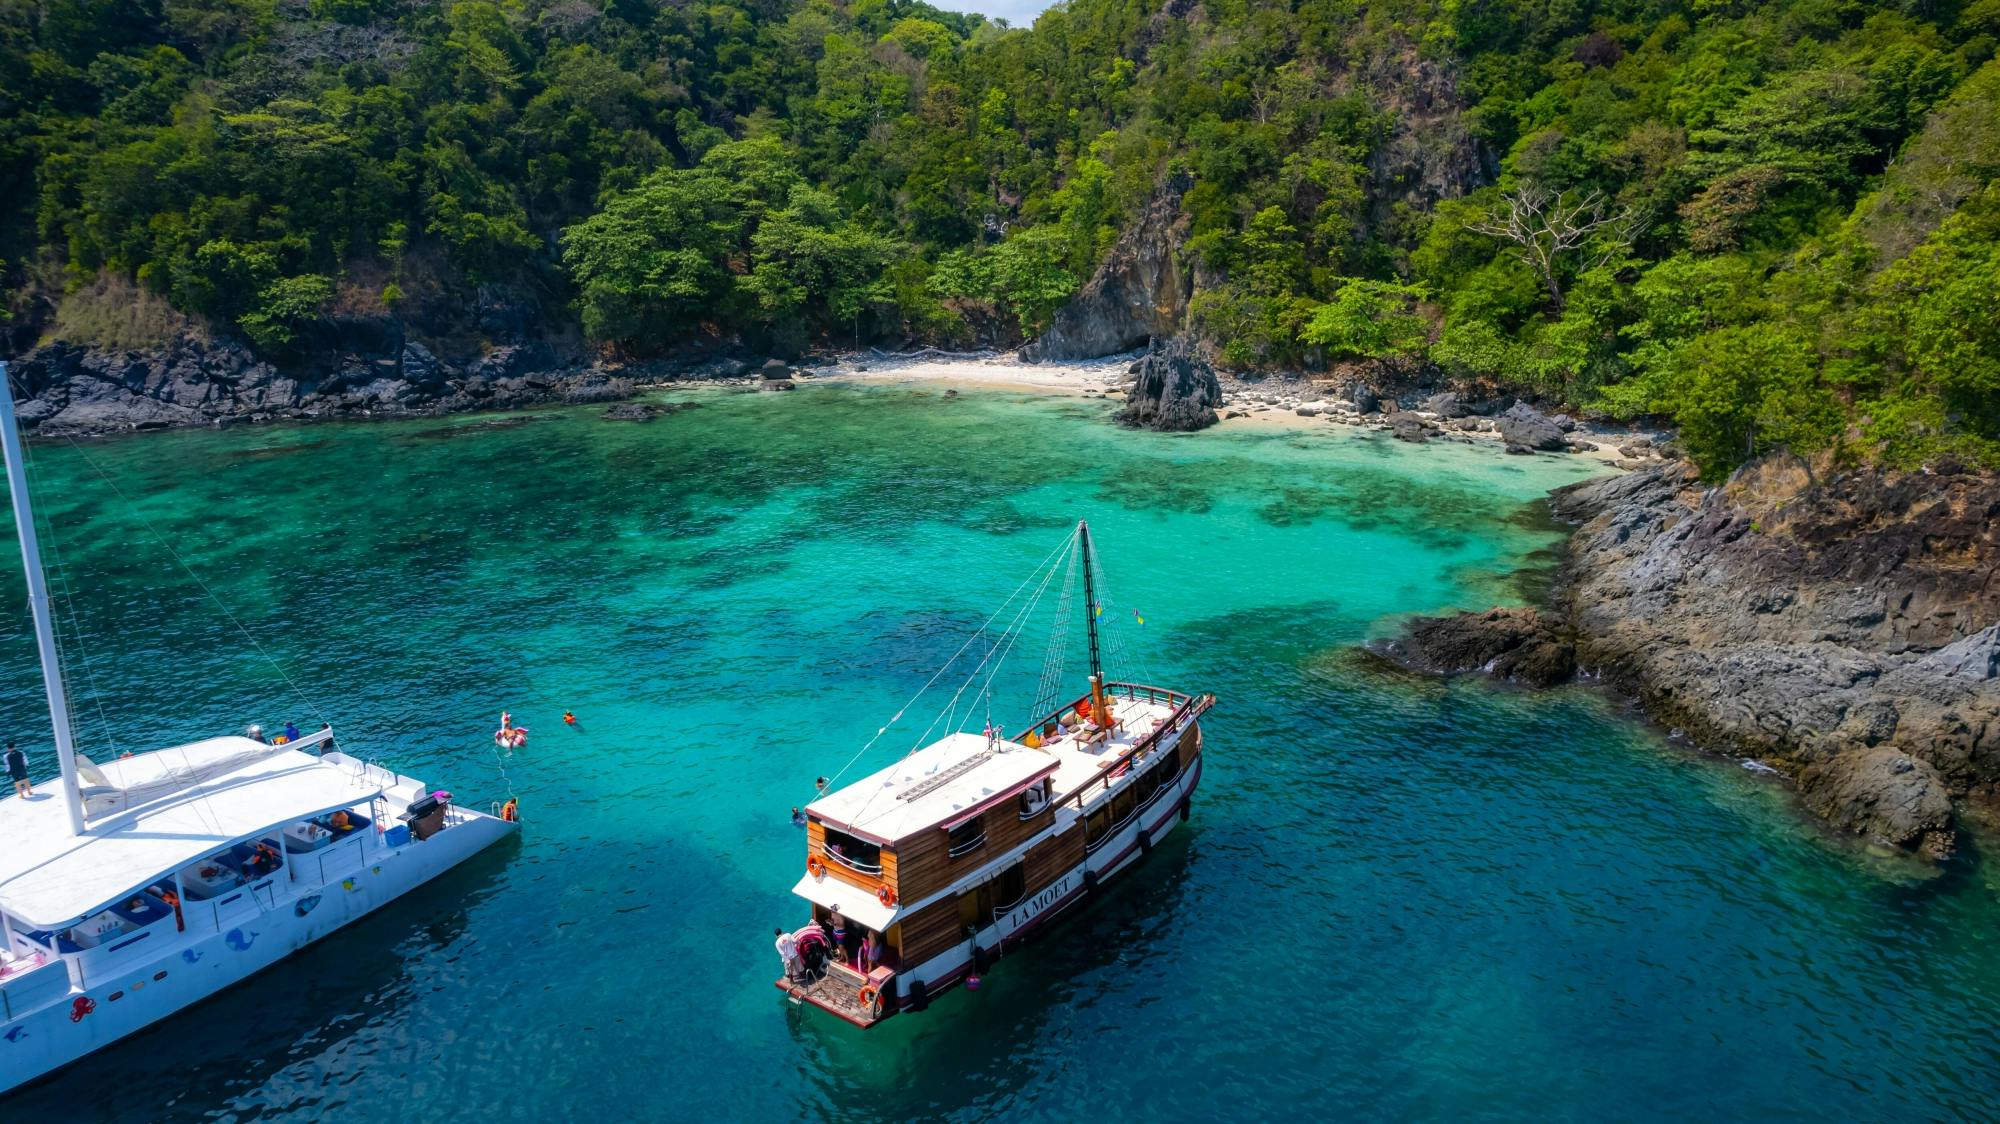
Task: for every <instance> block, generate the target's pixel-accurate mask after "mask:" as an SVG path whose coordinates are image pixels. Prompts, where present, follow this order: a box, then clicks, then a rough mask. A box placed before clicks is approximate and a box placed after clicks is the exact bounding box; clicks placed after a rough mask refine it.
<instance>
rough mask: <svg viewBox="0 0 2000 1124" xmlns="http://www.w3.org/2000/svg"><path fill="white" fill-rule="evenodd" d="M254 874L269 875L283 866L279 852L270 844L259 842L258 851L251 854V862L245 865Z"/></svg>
mask: <svg viewBox="0 0 2000 1124" xmlns="http://www.w3.org/2000/svg"><path fill="white" fill-rule="evenodd" d="M243 865H244V867H245V868H246V869H248V870H249V871H250V873H252V874H269V873H271V872H272V871H274V870H276V869H278V867H279V866H280V865H282V860H281V859H279V858H278V852H277V850H276V849H275V848H273V847H272V846H271V845H270V844H269V843H265V842H262V841H259V842H258V844H257V849H256V850H254V851H252V852H250V861H249V862H246V863H244V864H243Z"/></svg>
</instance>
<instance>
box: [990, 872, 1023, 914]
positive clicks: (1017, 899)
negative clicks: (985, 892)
mask: <svg viewBox="0 0 2000 1124" xmlns="http://www.w3.org/2000/svg"><path fill="white" fill-rule="evenodd" d="M1027 896H1028V867H1027V864H1025V863H1015V864H1014V865H1013V866H1010V867H1008V868H1007V869H1006V870H1003V871H1001V872H1000V877H999V878H997V879H995V880H994V883H993V903H994V904H993V916H995V917H998V916H1000V915H1001V914H1003V913H1005V912H1007V911H1008V910H1010V909H1013V908H1014V907H1015V906H1017V905H1020V904H1021V899H1022V898H1025V897H1027Z"/></svg>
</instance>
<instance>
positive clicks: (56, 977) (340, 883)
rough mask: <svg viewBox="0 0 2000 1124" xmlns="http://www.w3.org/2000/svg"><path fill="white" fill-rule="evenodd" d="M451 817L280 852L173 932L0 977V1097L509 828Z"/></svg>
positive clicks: (376, 903) (422, 878) (335, 924)
mask: <svg viewBox="0 0 2000 1124" xmlns="http://www.w3.org/2000/svg"><path fill="white" fill-rule="evenodd" d="M451 817H452V818H451V821H450V824H449V826H447V827H446V828H445V829H444V830H443V831H440V832H438V833H437V834H435V835H433V836H431V837H430V838H429V839H426V840H423V841H421V842H419V841H416V840H411V841H409V842H406V843H404V844H403V845H402V846H400V847H389V846H386V845H385V844H384V843H383V840H382V836H380V835H379V834H376V833H374V832H369V833H367V834H366V835H364V836H362V837H360V838H356V839H353V840H349V841H347V842H345V843H342V844H341V845H339V846H337V847H333V848H328V849H327V851H326V852H325V853H323V854H309V855H294V856H291V860H292V861H291V863H290V865H289V869H288V870H286V871H282V872H279V873H278V874H275V875H273V876H271V877H270V878H267V879H264V880H263V881H260V882H254V883H251V884H249V885H246V886H244V887H242V888H241V889H240V890H239V891H237V892H236V893H234V894H230V895H224V896H222V897H219V898H217V899H215V900H212V901H190V902H187V903H185V904H184V906H183V909H182V919H183V921H184V923H185V926H186V928H185V929H184V930H176V929H175V927H174V925H172V924H168V923H163V924H161V925H159V926H156V927H154V928H153V929H150V930H147V931H145V932H144V933H143V934H142V935H139V936H134V937H132V938H130V939H128V940H126V941H124V942H122V945H121V943H119V942H114V943H112V944H111V945H110V946H109V947H108V948H107V949H104V950H93V951H94V955H92V956H90V957H88V958H87V959H86V958H78V959H76V960H70V959H68V958H64V959H61V960H57V961H54V962H51V963H48V964H45V965H43V966H42V967H40V968H36V969H34V970H32V971H28V972H26V973H21V974H18V975H15V976H13V977H11V978H9V979H8V980H7V981H6V982H5V983H4V984H0V1093H5V1092H7V1091H8V1090H11V1089H14V1088H17V1087H19V1086H21V1085H24V1084H26V1083H28V1082H31V1081H34V1080H35V1079H36V1078H39V1077H42V1076H45V1075H47V1074H49V1073H51V1072H53V1071H55V1070H57V1069H60V1068H61V1067H63V1066H65V1065H68V1064H70V1063H71V1062H74V1061H76V1060H78V1059H79V1058H82V1057H84V1056H85V1055H87V1054H89V1053H91V1052H93V1051H95V1050H98V1049H101V1048H103V1047H105V1046H108V1045H110V1044H112V1043H114V1042H116V1041H118V1040H119V1039H121V1038H124V1037H125V1036H127V1035H129V1034H132V1033H134V1032H135V1031H139V1030H142V1029H144V1028H146V1027H148V1026H151V1025H152V1024H154V1023H156V1022H158V1021H160V1020H161V1019H164V1018H166V1017H167V1016H169V1015H172V1014H173V1013H175V1012H176V1011H179V1010H182V1009H183V1008H185V1007H188V1006H189V1005H191V1004H194V1003H198V1002H200V1001H201V1000H203V999H206V998H208V997H209V996H211V995H214V994H216V993H217V992H220V991H222V990H223V989H225V988H228V987H230V986H232V985H234V984H237V983H240V982H242V981H243V980H245V979H247V978H248V977H250V976H251V975H253V974H255V973H257V972H258V971H261V970H262V969H264V968H268V967H270V966H271V965H272V964H275V963H276V962H278V961H279V960H282V959H283V958H285V957H286V956H289V955H291V954H292V953H294V952H297V951H299V950H300V949H302V948H304V947H306V946H307V945H309V944H311V943H313V942H314V941H316V940H319V939H320V938H322V937H324V936H326V935H328V934H329V933H332V932H333V931H335V930H336V929H339V928H340V927H342V926H344V925H347V924H348V923H350V922H352V921H355V920H357V919H359V918H361V917H365V916H367V915H368V914H369V913H371V912H373V911H375V910H377V909H380V908H381V907H382V906H384V905H387V904H388V903H390V902H392V901H394V900H396V899H397V898H399V897H401V896H403V895H404V894H406V893H409V892H410V891H411V890H414V889H416V888H417V887H419V886H422V885H423V884H424V883H426V882H429V881H430V880H432V879H433V878H436V877H437V876H438V875H440V874H442V873H444V872H445V871H447V870H450V869H451V868H452V867H455V866H457V865H458V864H459V863H462V862H464V861H465V860H466V859H468V858H470V857H472V856H473V855H475V854H477V853H478V852H480V851H482V850H484V849H485V848H487V847H489V846H491V845H492V844H494V843H496V842H498V841H499V840H501V839H502V838H505V837H506V836H508V835H510V834H512V833H513V831H514V829H515V828H516V826H517V825H516V824H514V823H512V822H508V821H505V820H501V819H499V818H498V817H495V816H490V815H486V814H484V813H480V812H475V811H471V810H469V809H463V808H454V809H452V812H451ZM349 848H351V849H352V853H351V854H350V853H347V852H348V850H349ZM310 860H317V861H310ZM148 945H150V946H154V947H152V948H148V947H145V946H148ZM123 946H130V947H123ZM79 977H81V978H79Z"/></svg>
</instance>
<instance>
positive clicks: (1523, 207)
mask: <svg viewBox="0 0 2000 1124" xmlns="http://www.w3.org/2000/svg"><path fill="white" fill-rule="evenodd" d="M1500 199H1501V206H1499V207H1496V208H1494V210H1493V211H1492V213H1490V214H1489V215H1487V217H1486V218H1485V219H1484V220H1482V221H1480V222H1475V223H1468V224H1467V229H1470V230H1475V231H1477V232H1479V233H1481V234H1486V235H1491V236H1492V237H1494V238H1498V239H1501V240H1502V241H1505V242H1511V243H1513V244H1514V245H1515V246H1516V247H1518V248H1519V253H1520V255H1521V260H1522V261H1524V262H1526V263H1528V267H1529V268H1530V269H1533V270H1534V271H1535V275H1536V276H1537V277H1539V278H1541V280H1542V285H1543V287H1544V288H1546V289H1547V290H1548V292H1549V300H1550V301H1551V302H1552V303H1553V304H1554V305H1555V308H1556V311H1558V312H1560V311H1562V307H1563V290H1562V265H1563V262H1564V260H1565V259H1566V258H1571V257H1576V256H1579V255H1581V254H1583V253H1586V252H1588V253H1591V254H1592V256H1591V258H1590V261H1589V264H1587V265H1586V266H1584V268H1585V269H1586V270H1590V269H1596V268H1597V267H1599V266H1601V265H1604V264H1605V263H1607V262H1609V261H1610V260H1611V259H1612V258H1614V257H1616V256H1618V255H1619V254H1620V253H1622V252H1624V250H1625V249H1626V248H1627V247H1629V246H1630V245H1631V244H1632V239H1633V238H1634V237H1635V236H1636V235H1637V234H1638V232H1639V225H1640V217H1641V216H1640V215H1639V213H1638V212H1637V211H1635V210H1633V209H1632V208H1630V207H1626V208H1622V209H1619V210H1616V211H1614V210H1613V209H1612V207H1611V200H1610V199H1609V198H1607V197H1606V196H1605V194H1604V193H1603V192H1601V191H1596V190H1592V191H1590V192H1588V193H1587V194H1584V195H1581V196H1578V197H1576V198H1571V197H1570V193H1569V192H1567V191H1556V192H1551V191H1550V190H1549V189H1548V188H1546V187H1542V186H1539V185H1536V184H1530V185H1528V186H1526V187H1523V188H1521V189H1520V190H1518V191H1510V192H1507V193H1505V194H1503V195H1502V196H1501V197H1500Z"/></svg>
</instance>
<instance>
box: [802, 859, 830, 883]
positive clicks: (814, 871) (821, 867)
mask: <svg viewBox="0 0 2000 1124" xmlns="http://www.w3.org/2000/svg"><path fill="white" fill-rule="evenodd" d="M806 873H807V874H810V875H812V876H813V877H814V878H825V877H826V864H825V863H823V862H821V861H819V856H818V855H813V856H811V857H810V858H808V859H806Z"/></svg>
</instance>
